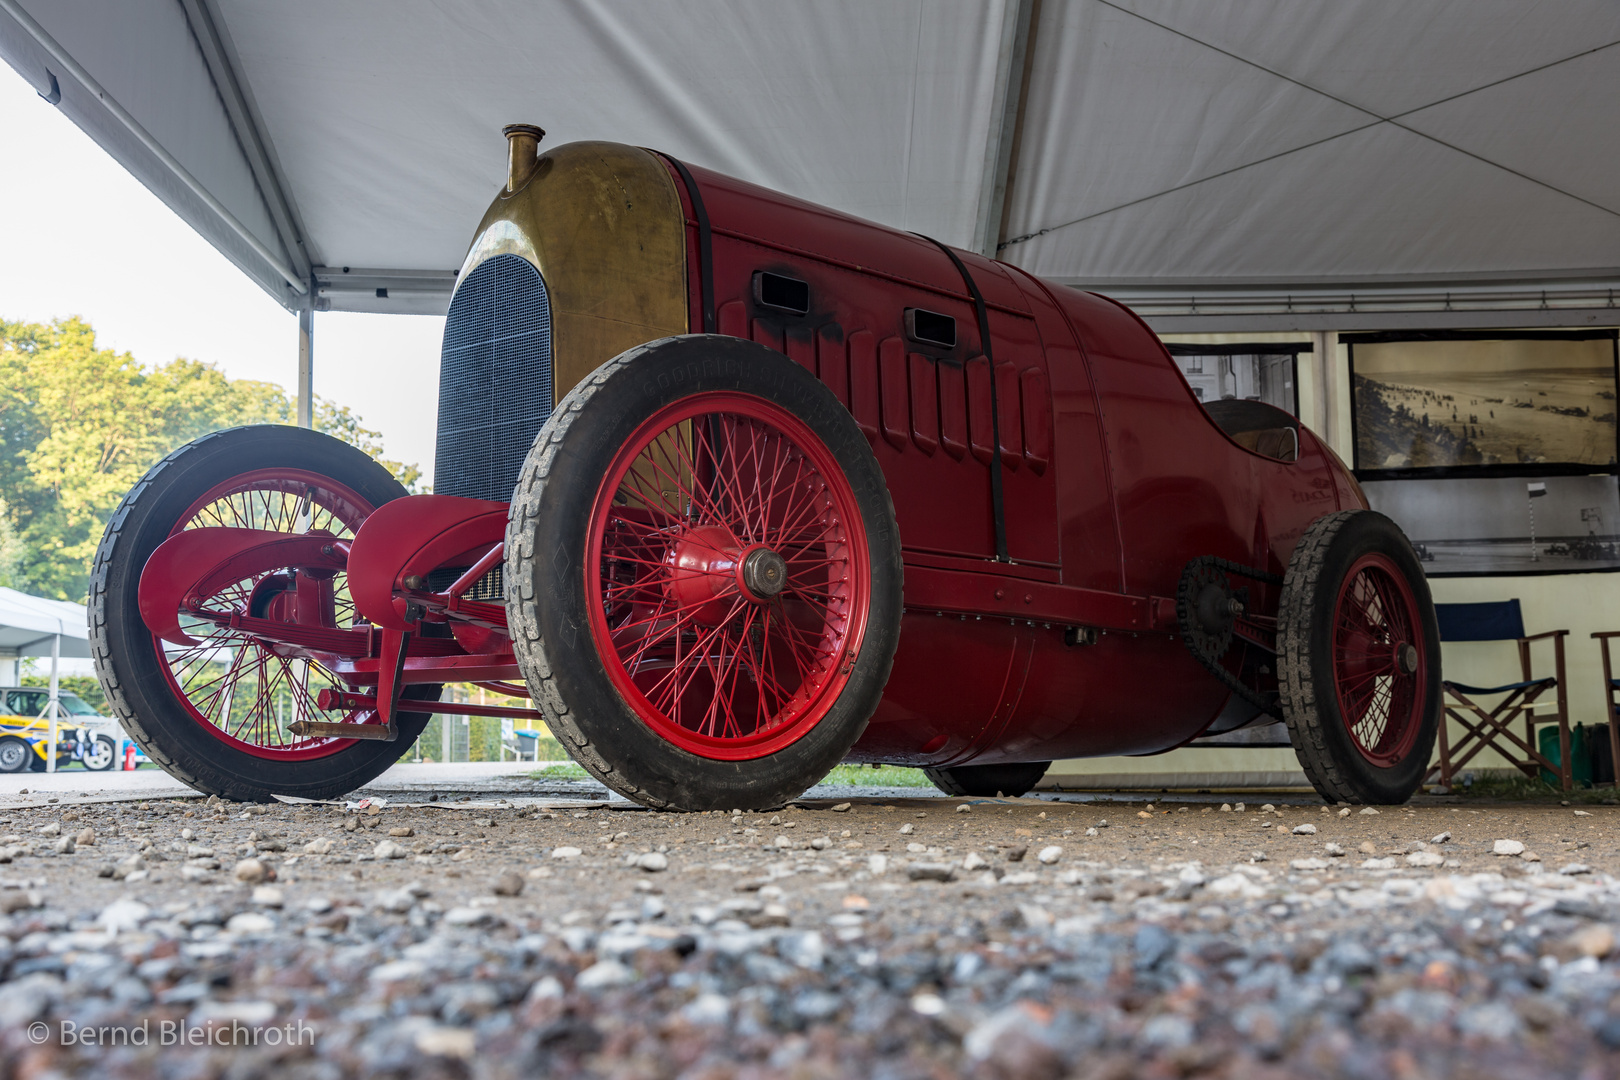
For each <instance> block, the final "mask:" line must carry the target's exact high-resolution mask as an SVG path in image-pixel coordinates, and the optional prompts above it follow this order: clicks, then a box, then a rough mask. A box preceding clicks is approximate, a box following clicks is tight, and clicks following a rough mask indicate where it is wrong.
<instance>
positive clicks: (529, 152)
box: [501, 124, 546, 194]
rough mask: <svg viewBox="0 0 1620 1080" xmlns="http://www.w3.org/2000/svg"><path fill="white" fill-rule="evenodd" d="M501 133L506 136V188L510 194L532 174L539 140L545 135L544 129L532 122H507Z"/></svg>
mask: <svg viewBox="0 0 1620 1080" xmlns="http://www.w3.org/2000/svg"><path fill="white" fill-rule="evenodd" d="M501 134H502V135H505V136H506V190H507V193H508V194H510V193H512V192H514V191H516V190H518V189H519V188H521V187H522V186H523V185H524V184H527V183H528V182H529V178H530V177H531V176H533V175H534V166H535V162H537V161H538V160H539V157H540V140H541V139H543V138H545V137H546V130H545V128H541V127H536V126H535V125H533V124H507V125H506V126H505V127H503V128H501Z"/></svg>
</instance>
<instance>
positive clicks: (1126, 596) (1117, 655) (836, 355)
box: [677, 168, 1365, 766]
mask: <svg viewBox="0 0 1620 1080" xmlns="http://www.w3.org/2000/svg"><path fill="white" fill-rule="evenodd" d="M691 172H692V173H693V175H694V178H695V179H696V181H697V183H698V187H699V189H700V192H701V197H702V200H703V204H704V209H705V210H706V211H707V216H708V218H709V222H710V230H711V248H712V252H713V255H712V268H713V269H712V274H713V281H714V293H715V297H714V300H715V316H716V324H717V325H716V329H718V331H719V332H720V333H722V334H728V335H732V336H735V337H746V338H751V339H752V340H754V341H758V342H762V343H764V344H767V345H769V346H771V347H772V348H774V349H777V350H779V351H782V352H785V353H786V354H787V355H788V356H789V357H791V358H792V359H794V360H795V361H797V362H798V363H800V364H801V365H803V366H804V367H805V368H806V369H808V370H809V371H812V372H814V373H815V374H816V375H817V376H818V377H819V378H820V379H821V381H822V382H824V383H825V384H826V385H827V386H828V387H830V388H831V389H832V391H833V392H834V393H835V394H836V395H837V396H838V398H839V400H840V401H842V402H843V403H844V404H845V405H846V406H848V407H849V410H850V412H851V413H852V414H853V415H854V417H855V420H856V422H857V423H858V424H859V425H860V427H861V430H862V431H863V432H865V433H866V436H867V438H868V440H869V441H870V442H871V444H872V449H873V452H874V453H875V454H876V455H877V459H878V463H879V464H880V465H881V466H882V468H883V473H884V476H885V477H886V479H887V480H888V485H889V493H890V495H891V497H892V498H893V500H894V508H895V514H896V516H897V518H898V520H899V524H900V536H901V541H902V545H903V553H904V559H905V575H906V584H905V597H906V615H905V620H904V623H903V625H902V629H901V634H900V648H899V652H898V654H897V655H896V657H895V663H894V672H893V674H892V675H891V677H890V679H889V683H888V686H887V688H886V689H885V691H884V695H883V702H882V704H881V705H880V706H879V707H878V710H877V713H876V715H874V716H873V718H872V723H871V724H870V726H869V727H868V728H867V730H866V734H865V735H864V736H863V737H862V738H861V740H860V742H859V743H858V744H857V745H856V747H855V750H854V752H853V753H852V754H851V760H855V761H874V762H877V761H882V762H892V763H897V764H907V765H929V766H939V765H955V764H963V763H966V762H968V761H972V762H975V763H982V764H989V763H993V762H998V761H1038V760H1050V759H1056V758H1064V757H1083V756H1095V755H1107V754H1141V753H1151V752H1155V751H1160V750H1165V749H1168V748H1171V747H1174V746H1177V745H1179V744H1181V743H1184V742H1186V741H1187V740H1189V739H1192V738H1194V737H1196V736H1197V735H1199V734H1200V733H1201V732H1203V730H1204V729H1205V728H1206V727H1208V726H1209V724H1210V723H1211V721H1213V720H1214V719H1215V718H1216V716H1217V715H1218V714H1219V713H1220V712H1221V710H1222V708H1223V706H1224V705H1225V703H1226V701H1227V698H1228V696H1229V695H1228V692H1227V690H1226V689H1225V688H1224V687H1222V686H1221V685H1220V684H1219V683H1218V682H1216V681H1215V680H1214V679H1213V678H1212V677H1211V676H1210V675H1209V673H1208V672H1206V671H1205V670H1204V669H1203V668H1202V667H1201V666H1200V665H1199V664H1198V662H1197V661H1196V660H1195V659H1194V658H1193V656H1192V655H1191V654H1190V653H1189V652H1188V651H1187V649H1186V648H1185V647H1184V646H1183V645H1182V643H1181V642H1180V641H1179V640H1178V637H1179V634H1178V631H1177V626H1176V616H1175V603H1174V601H1173V599H1172V598H1173V597H1174V596H1175V592H1176V586H1177V582H1178V580H1179V578H1180V576H1181V572H1182V569H1183V567H1184V566H1185V565H1186V564H1187V561H1188V560H1189V559H1192V558H1194V557H1196V556H1199V555H1215V556H1219V557H1222V558H1226V559H1231V560H1233V561H1235V562H1240V563H1243V564H1246V565H1248V566H1251V567H1255V568H1258V569H1262V570H1267V571H1270V572H1271V573H1274V574H1278V575H1280V574H1282V573H1283V571H1284V569H1285V568H1286V566H1287V563H1288V558H1289V556H1290V555H1291V554H1292V553H1293V549H1294V544H1295V543H1296V542H1297V540H1298V538H1299V536H1300V535H1301V533H1303V532H1304V530H1305V528H1306V526H1308V525H1309V524H1310V523H1311V522H1312V521H1314V520H1315V519H1316V518H1318V517H1320V516H1321V515H1322V514H1325V513H1330V512H1332V511H1334V510H1338V509H1341V508H1349V507H1362V506H1365V503H1364V502H1363V501H1362V499H1361V496H1360V493H1359V490H1358V489H1357V488H1356V487H1355V484H1354V481H1353V480H1352V479H1351V478H1350V476H1349V474H1348V472H1347V471H1346V470H1345V469H1344V467H1343V465H1342V464H1341V463H1340V462H1339V461H1338V460H1337V458H1335V457H1334V456H1333V455H1332V453H1331V452H1329V451H1328V450H1327V449H1326V448H1325V447H1324V445H1323V444H1322V443H1321V442H1319V441H1318V440H1317V439H1316V437H1315V436H1314V435H1312V434H1311V433H1310V432H1309V431H1307V430H1305V429H1303V428H1302V429H1301V430H1300V433H1299V443H1300V445H1299V457H1298V459H1297V460H1296V461H1293V462H1283V461H1278V460H1276V459H1273V458H1268V457H1263V456H1261V455H1260V454H1257V453H1253V452H1251V451H1249V450H1247V449H1244V448H1243V447H1241V446H1239V445H1238V444H1237V443H1236V442H1234V441H1233V440H1232V439H1231V438H1229V437H1228V436H1227V435H1226V434H1225V433H1224V432H1223V431H1222V430H1221V429H1220V428H1218V427H1217V426H1216V425H1215V423H1214V422H1213V421H1212V420H1211V419H1210V417H1209V415H1208V414H1207V413H1206V412H1205V411H1204V410H1203V408H1202V407H1201V406H1200V405H1199V404H1198V402H1197V400H1196V399H1195V398H1194V396H1193V393H1192V390H1191V389H1190V388H1189V387H1188V385H1187V382H1186V380H1185V379H1184V378H1183V377H1182V375H1181V372H1180V370H1179V369H1178V368H1177V367H1176V365H1175V363H1174V362H1173V361H1172V360H1171V358H1170V356H1169V354H1168V353H1167V352H1166V351H1165V349H1164V346H1163V345H1162V344H1161V343H1160V341H1159V339H1158V337H1157V336H1156V335H1154V333H1153V332H1152V331H1151V330H1149V329H1148V327H1147V326H1146V325H1145V324H1144V323H1143V322H1142V321H1141V319H1139V318H1137V317H1136V315H1134V314H1133V313H1132V312H1131V311H1129V310H1128V309H1127V308H1125V307H1124V306H1122V305H1120V304H1118V303H1116V302H1114V301H1112V300H1108V299H1106V298H1104V297H1101V296H1096V295H1093V294H1090V293H1083V292H1079V291H1077V290H1074V289H1070V288H1067V287H1065V286H1061V285H1054V284H1051V283H1048V282H1045V281H1042V280H1041V279H1039V278H1036V277H1034V276H1032V275H1030V274H1027V273H1025V272H1023V271H1022V270H1019V269H1018V268H1016V267H1013V266H1009V265H1008V264H1006V263H1001V262H995V261H992V260H990V259H986V258H983V257H981V256H978V255H974V254H971V253H968V252H962V251H959V252H957V256H958V258H960V259H961V260H962V262H963V263H964V264H965V266H966V267H967V269H968V271H969V273H971V275H972V276H973V279H974V281H975V282H976V283H977V285H978V288H979V290H980V292H981V293H982V295H983V297H984V301H985V304H986V307H987V309H988V316H989V319H988V321H989V324H990V329H991V334H992V341H991V345H992V348H991V350H990V351H991V353H992V354H993V355H994V357H995V361H996V364H995V372H994V375H993V377H994V378H995V379H996V386H997V394H996V397H997V399H998V401H997V404H998V405H999V408H1000V413H1001V415H1000V421H1001V423H1000V430H1001V442H1002V445H1001V446H1000V447H999V448H993V447H992V446H991V441H992V440H991V435H990V431H991V426H992V425H991V422H990V404H991V400H990V399H991V395H990V386H989V383H990V379H991V378H992V373H991V372H990V370H989V365H987V364H986V363H985V361H984V358H983V357H984V351H985V350H984V348H983V346H982V343H981V342H980V340H979V331H978V327H977V320H976V314H975V308H974V301H973V298H972V296H971V295H970V294H969V292H968V290H967V288H966V286H965V285H964V282H963V279H962V275H961V274H960V273H959V272H958V270H957V268H956V266H955V265H954V264H953V263H952V261H951V259H950V258H949V256H947V255H946V254H945V253H944V252H943V251H941V250H940V248H939V247H938V246H937V245H936V244H934V243H933V242H932V241H930V240H927V239H925V238H923V237H919V236H915V235H912V234H909V233H904V232H899V231H896V230H892V229H885V228H880V227H877V226H874V225H872V224H871V223H869V222H865V221H861V220H858V219H855V218H851V217H847V216H845V215H842V214H839V213H836V212H834V211H831V210H827V209H825V208H823V207H819V206H815V205H812V204H809V203H805V202H801V201H798V200H796V199H792V198H788V197H786V196H783V195H780V194H777V193H775V192H771V191H768V190H766V189H763V188H760V187H756V186H754V185H751V184H746V183H743V182H741V181H738V180H734V179H732V178H730V177H726V176H723V175H720V174H718V173H712V172H708V171H706V170H703V169H696V168H694V169H692V170H691ZM677 188H678V189H680V190H681V191H682V194H683V199H685V204H686V208H687V215H688V223H689V230H690V235H689V238H688V244H687V250H688V251H689V252H690V253H692V263H691V265H690V267H689V273H688V279H689V280H690V281H691V282H693V283H694V287H693V288H692V290H691V293H692V312H691V321H692V325H693V326H694V327H697V326H702V325H703V300H704V298H703V297H702V295H701V288H700V287H699V286H698V285H697V283H698V282H700V281H701V277H702V275H701V269H702V268H701V266H700V265H699V264H698V262H697V256H698V253H699V251H700V243H699V240H700V237H699V235H698V224H697V215H696V213H695V211H694V209H693V207H692V206H691V202H690V199H689V198H685V196H686V193H685V190H684V188H683V187H682V185H680V184H679V183H677ZM757 270H768V271H775V272H779V273H781V274H783V275H786V276H789V277H793V278H798V279H801V280H804V281H807V282H809V285H810V294H811V297H812V300H811V305H812V306H811V313H810V315H809V316H807V317H802V318H791V317H789V318H784V317H782V316H779V315H774V314H773V313H771V312H770V311H769V310H767V309H765V308H763V307H762V306H761V305H759V304H757V303H756V302H755V300H754V296H753V275H754V273H755V271H757ZM907 307H923V308H927V309H929V310H932V311H937V312H939V313H941V314H945V315H951V316H953V317H954V318H955V320H956V332H957V338H958V340H957V345H956V347H955V348H954V349H949V350H945V349H927V350H921V349H919V348H918V346H917V345H915V344H914V343H912V342H910V341H908V339H907V336H906V334H905V330H904V325H903V321H902V311H903V309H905V308H907ZM942 361H944V362H942ZM997 449H999V453H1000V458H1001V463H1002V476H1003V489H1004V500H1005V517H1006V535H1007V545H1008V553H1009V555H1010V556H1011V559H1012V564H1011V565H1008V564H1004V563H997V562H994V561H992V560H993V559H994V555H995V533H994V526H993V518H992V506H991V494H990V468H989V464H990V455H991V453H992V452H993V451H994V450H997ZM1275 602H1276V598H1275V596H1271V597H1269V598H1266V603H1267V604H1268V606H1269V607H1270V608H1271V609H1274V607H1275ZM1070 627H1088V628H1095V629H1096V630H1098V631H1099V632H1098V633H1097V634H1096V636H1095V644H1090V645H1082V646H1074V645H1068V644H1066V643H1065V630H1066V629H1067V628H1070ZM1071 637H1072V635H1071Z"/></svg>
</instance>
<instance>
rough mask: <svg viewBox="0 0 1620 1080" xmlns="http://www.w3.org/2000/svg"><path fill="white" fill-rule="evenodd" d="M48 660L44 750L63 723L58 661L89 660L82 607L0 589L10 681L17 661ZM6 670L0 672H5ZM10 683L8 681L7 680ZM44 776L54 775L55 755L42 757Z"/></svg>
mask: <svg viewBox="0 0 1620 1080" xmlns="http://www.w3.org/2000/svg"><path fill="white" fill-rule="evenodd" d="M22 656H48V657H50V658H51V683H50V687H51V692H50V697H49V699H48V700H47V702H46V706H45V714H46V716H47V717H48V718H49V719H50V728H49V741H48V742H47V744H46V745H47V746H50V747H55V746H56V745H57V735H58V730H57V724H58V722H59V721H61V720H63V719H66V715H67V714H66V713H65V712H64V711H63V709H62V706H61V705H60V703H59V702H58V694H59V693H60V691H61V686H60V684H59V682H58V670H57V669H58V666H59V665H58V661H59V660H60V659H61V658H62V657H79V658H87V657H89V656H90V626H89V620H88V619H86V618H85V609H84V605H83V604H70V603H68V602H67V601H65V600H47V599H45V598H44V597H42V596H29V595H28V594H27V593H23V592H18V591H17V590H16V589H7V588H4V587H0V660H9V661H10V662H9V663H8V664H7V665H6V667H7V668H9V669H10V677H11V679H15V678H16V677H17V658H18V657H22ZM4 670H5V668H0V671H4ZM8 681H9V680H8ZM45 768H46V771H47V772H55V771H56V754H55V753H54V752H52V753H47V754H46V755H45Z"/></svg>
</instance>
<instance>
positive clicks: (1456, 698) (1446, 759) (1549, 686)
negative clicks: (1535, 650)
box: [1428, 600, 1613, 791]
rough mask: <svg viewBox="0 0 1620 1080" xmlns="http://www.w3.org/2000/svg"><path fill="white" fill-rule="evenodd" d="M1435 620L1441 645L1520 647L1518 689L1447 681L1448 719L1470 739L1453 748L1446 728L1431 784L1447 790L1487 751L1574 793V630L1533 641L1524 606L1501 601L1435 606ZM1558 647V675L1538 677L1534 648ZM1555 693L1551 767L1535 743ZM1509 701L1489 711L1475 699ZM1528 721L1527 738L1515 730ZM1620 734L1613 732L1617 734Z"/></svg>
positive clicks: (1444, 726) (1537, 636) (1555, 661)
mask: <svg viewBox="0 0 1620 1080" xmlns="http://www.w3.org/2000/svg"><path fill="white" fill-rule="evenodd" d="M1434 607H1435V614H1436V615H1437V616H1438V617H1439V622H1440V640H1441V641H1513V642H1516V643H1517V644H1518V646H1519V672H1520V675H1521V676H1522V678H1521V679H1520V681H1518V682H1511V683H1504V684H1502V685H1501V686H1470V685H1468V684H1467V683H1460V682H1455V681H1453V680H1450V679H1446V680H1443V682H1442V685H1443V686H1444V687H1445V691H1444V693H1445V710H1446V718H1447V719H1450V720H1455V721H1456V722H1457V723H1458V724H1460V725H1461V726H1462V729H1463V735H1462V737H1461V738H1459V739H1458V740H1457V744H1456V745H1455V746H1452V745H1451V738H1450V733H1449V732H1448V730H1447V728H1448V727H1449V725H1448V724H1447V723H1446V722H1445V720H1442V721H1441V724H1440V763H1439V764H1438V765H1435V766H1434V767H1433V768H1432V769H1430V770H1429V775H1428V780H1430V781H1432V780H1433V779H1434V778H1435V776H1436V775H1437V774H1438V776H1439V780H1440V785H1441V786H1442V787H1444V788H1446V789H1447V790H1450V788H1451V781H1452V778H1453V777H1454V776H1456V775H1457V773H1458V772H1460V771H1461V770H1462V768H1463V766H1465V765H1467V764H1468V763H1469V762H1470V761H1472V760H1473V759H1474V757H1475V756H1476V755H1477V754H1478V753H1479V752H1480V751H1482V750H1485V749H1487V748H1489V749H1491V750H1495V751H1496V752H1497V753H1499V754H1501V755H1502V756H1503V757H1505V758H1507V760H1508V763H1509V764H1511V765H1512V766H1513V767H1514V768H1516V769H1519V770H1520V771H1521V772H1523V773H1524V774H1525V775H1526V776H1535V775H1536V774H1537V771H1538V770H1540V769H1546V770H1547V771H1548V772H1552V773H1556V774H1557V775H1558V778H1559V780H1560V781H1562V783H1563V789H1564V790H1565V791H1569V790H1570V789H1571V788H1572V787H1574V775H1575V774H1574V766H1573V764H1572V763H1571V761H1570V754H1569V750H1570V746H1569V702H1568V699H1567V693H1566V690H1565V678H1564V638H1565V637H1567V636H1568V635H1569V631H1568V630H1549V631H1547V632H1546V633H1542V634H1530V635H1526V634H1525V632H1524V616H1523V615H1522V613H1521V612H1520V610H1519V602H1518V601H1517V600H1501V601H1493V602H1490V603H1484V604H1436V605H1435V606H1434ZM1543 640H1551V641H1552V643H1553V671H1554V674H1552V675H1546V676H1540V677H1538V676H1536V675H1535V674H1534V672H1533V671H1532V670H1531V663H1530V646H1531V643H1533V642H1537V641H1543ZM1548 691H1555V692H1556V695H1557V703H1558V760H1557V761H1556V762H1554V761H1550V760H1548V759H1547V757H1546V756H1544V755H1543V754H1542V753H1541V751H1540V749H1539V748H1538V746H1537V744H1536V704H1537V702H1539V701H1540V700H1541V698H1542V697H1543V695H1545V694H1546V693H1547V692H1548ZM1496 695H1503V697H1502V699H1501V700H1500V701H1499V702H1497V704H1496V705H1495V706H1494V707H1491V708H1487V707H1486V706H1484V705H1482V704H1480V703H1479V702H1478V701H1476V700H1475V699H1476V698H1481V697H1494V696H1496ZM1521 719H1522V720H1523V721H1524V737H1523V738H1520V737H1519V733H1518V732H1517V731H1515V730H1513V724H1514V721H1517V720H1521ZM1612 730H1613V728H1612V727H1611V731H1612Z"/></svg>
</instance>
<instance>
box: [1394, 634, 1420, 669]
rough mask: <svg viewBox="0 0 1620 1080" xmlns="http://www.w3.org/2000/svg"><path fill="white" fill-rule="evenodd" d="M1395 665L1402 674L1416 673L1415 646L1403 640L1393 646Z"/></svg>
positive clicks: (1416, 654)
mask: <svg viewBox="0 0 1620 1080" xmlns="http://www.w3.org/2000/svg"><path fill="white" fill-rule="evenodd" d="M1395 666H1396V668H1397V669H1399V671H1400V673H1401V674H1402V675H1416V674H1417V669H1418V651H1417V646H1416V645H1413V644H1411V643H1410V642H1403V643H1402V644H1400V645H1397V646H1395Z"/></svg>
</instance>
